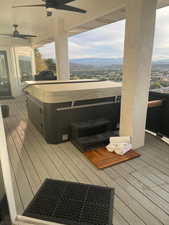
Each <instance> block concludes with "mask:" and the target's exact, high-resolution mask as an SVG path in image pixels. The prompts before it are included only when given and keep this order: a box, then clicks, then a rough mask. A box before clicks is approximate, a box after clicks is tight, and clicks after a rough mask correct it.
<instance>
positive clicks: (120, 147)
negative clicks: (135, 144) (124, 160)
mask: <svg viewBox="0 0 169 225" xmlns="http://www.w3.org/2000/svg"><path fill="white" fill-rule="evenodd" d="M131 148H132V147H131V144H128V143H115V144H112V143H110V144H109V145H107V146H106V149H107V150H108V151H109V152H115V153H116V154H118V155H124V154H125V153H127V152H128V151H130V150H131Z"/></svg>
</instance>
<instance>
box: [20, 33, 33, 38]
mask: <svg viewBox="0 0 169 225" xmlns="http://www.w3.org/2000/svg"><path fill="white" fill-rule="evenodd" d="M19 36H20V37H23V38H33V37H37V36H35V35H31V34H19Z"/></svg>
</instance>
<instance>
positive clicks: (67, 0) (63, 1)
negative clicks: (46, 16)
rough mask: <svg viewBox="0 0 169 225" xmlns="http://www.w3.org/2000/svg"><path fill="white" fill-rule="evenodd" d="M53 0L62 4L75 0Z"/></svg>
mask: <svg viewBox="0 0 169 225" xmlns="http://www.w3.org/2000/svg"><path fill="white" fill-rule="evenodd" d="M54 1H55V2H58V3H60V4H62V5H63V4H67V3H69V2H74V1H75V0H54Z"/></svg>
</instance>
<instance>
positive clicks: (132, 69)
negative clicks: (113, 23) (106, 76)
mask: <svg viewBox="0 0 169 225" xmlns="http://www.w3.org/2000/svg"><path fill="white" fill-rule="evenodd" d="M156 6H157V0H134V1H133V0H128V1H127V6H126V7H127V20H126V34H125V50H124V70H123V88H122V103H121V121H120V135H121V136H123V135H127V136H131V137H132V144H133V149H136V148H139V147H141V146H144V139H145V123H146V114H147V104H148V94H149V86H150V75H151V61H152V51H153V41H154V29H155V18H156Z"/></svg>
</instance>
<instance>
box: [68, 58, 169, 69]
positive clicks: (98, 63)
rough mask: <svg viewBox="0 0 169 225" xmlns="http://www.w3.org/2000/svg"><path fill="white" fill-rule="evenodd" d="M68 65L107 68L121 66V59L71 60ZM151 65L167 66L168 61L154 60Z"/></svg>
mask: <svg viewBox="0 0 169 225" xmlns="http://www.w3.org/2000/svg"><path fill="white" fill-rule="evenodd" d="M70 63H72V64H78V65H88V66H94V67H109V66H112V65H122V64H123V58H80V59H71V60H70ZM153 64H169V59H160V60H154V61H153Z"/></svg>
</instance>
